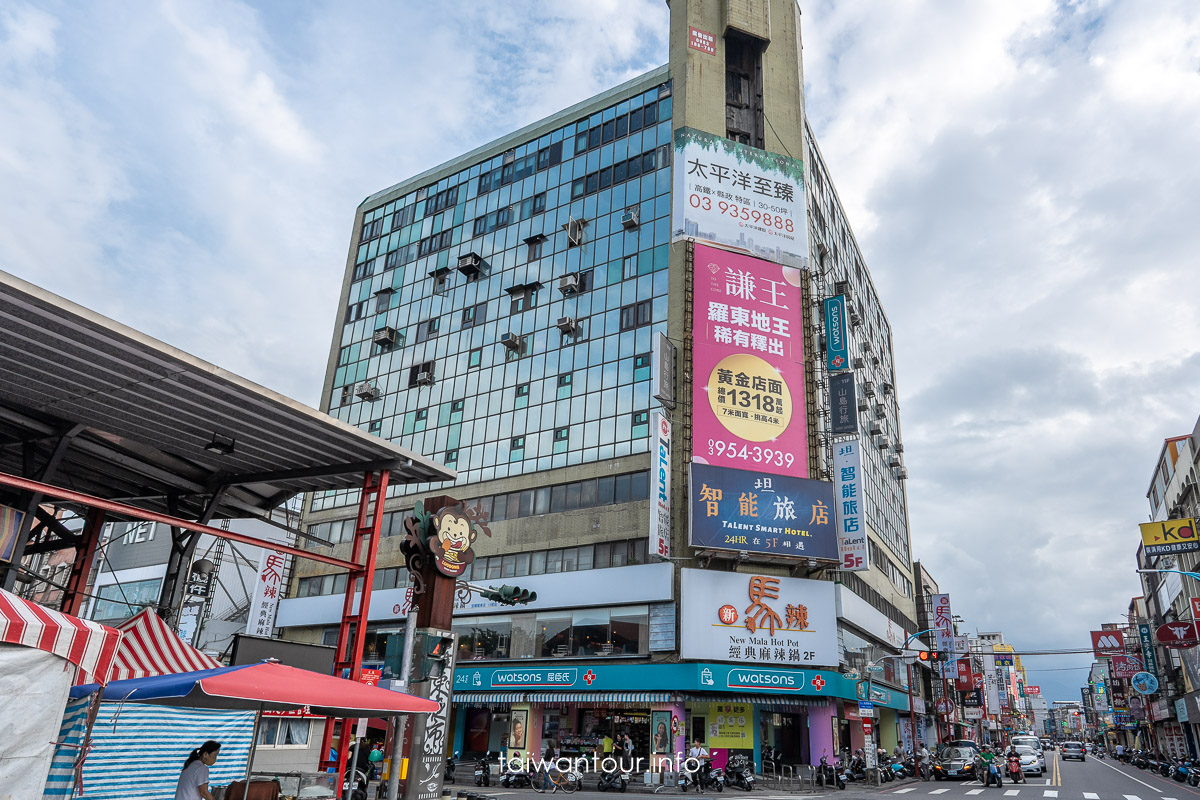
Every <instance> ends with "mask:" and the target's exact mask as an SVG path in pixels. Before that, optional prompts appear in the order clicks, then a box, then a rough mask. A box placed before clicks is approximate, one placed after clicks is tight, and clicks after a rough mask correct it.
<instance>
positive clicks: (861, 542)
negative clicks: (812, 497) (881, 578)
mask: <svg viewBox="0 0 1200 800" xmlns="http://www.w3.org/2000/svg"><path fill="white" fill-rule="evenodd" d="M833 480H834V484H833V505H834V509H835V510H836V514H835V523H836V525H837V546H838V560H839V561H841V563H842V569H844V570H850V571H852V572H858V571H861V570H866V569H870V568H871V563H870V561H869V560H868V553H867V526H866V524H865V523H864V520H863V507H862V503H863V480H862V459H861V458H860V457H859V451H858V442H857V441H854V442H841V443H838V444H835V445H834V450H833Z"/></svg>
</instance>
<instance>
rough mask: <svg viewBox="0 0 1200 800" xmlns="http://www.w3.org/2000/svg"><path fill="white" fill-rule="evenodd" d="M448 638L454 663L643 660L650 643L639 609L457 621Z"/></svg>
mask: <svg viewBox="0 0 1200 800" xmlns="http://www.w3.org/2000/svg"><path fill="white" fill-rule="evenodd" d="M454 634H455V637H456V638H457V641H458V660H459V661H480V660H496V659H515V658H596V657H604V656H622V655H644V654H646V653H647V652H649V644H650V626H649V612H648V608H647V606H644V605H641V606H625V607H618V608H595V609H579V610H576V611H542V612H539V613H527V614H513V615H497V616H490V615H487V616H477V617H459V618H457V619H455V621H454ZM394 638H396V639H397V647H398V646H399V644H398V642H399V637H394ZM389 647H390V645H389ZM397 658H398V655H397Z"/></svg>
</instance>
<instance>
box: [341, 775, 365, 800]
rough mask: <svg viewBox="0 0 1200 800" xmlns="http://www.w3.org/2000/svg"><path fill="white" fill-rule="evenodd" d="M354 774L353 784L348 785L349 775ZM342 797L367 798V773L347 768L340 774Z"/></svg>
mask: <svg viewBox="0 0 1200 800" xmlns="http://www.w3.org/2000/svg"><path fill="white" fill-rule="evenodd" d="M352 774H353V775H354V786H353V788H351V786H350V782H351V781H350V776H351V775H352ZM342 797H345V798H346V799H347V800H367V774H366V773H365V772H362V771H361V770H357V769H348V770H346V774H345V775H343V776H342Z"/></svg>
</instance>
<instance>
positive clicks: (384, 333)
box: [371, 328, 396, 347]
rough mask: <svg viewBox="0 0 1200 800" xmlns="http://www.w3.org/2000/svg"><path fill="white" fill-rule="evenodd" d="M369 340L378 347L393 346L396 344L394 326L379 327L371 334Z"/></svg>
mask: <svg viewBox="0 0 1200 800" xmlns="http://www.w3.org/2000/svg"><path fill="white" fill-rule="evenodd" d="M371 341H373V342H374V343H375V344H377V345H379V346H380V347H395V345H396V329H395V328H379V329H377V330H376V331H375V333H374V335H372V336H371Z"/></svg>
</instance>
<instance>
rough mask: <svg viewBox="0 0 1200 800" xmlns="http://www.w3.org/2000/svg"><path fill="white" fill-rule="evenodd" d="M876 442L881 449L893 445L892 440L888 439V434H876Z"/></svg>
mask: <svg viewBox="0 0 1200 800" xmlns="http://www.w3.org/2000/svg"><path fill="white" fill-rule="evenodd" d="M875 444H876V446H877V447H879V449H880V450H887V449H888V448H889V447H891V446H892V443H891V442H890V441H888V437H886V436H876V437H875Z"/></svg>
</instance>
